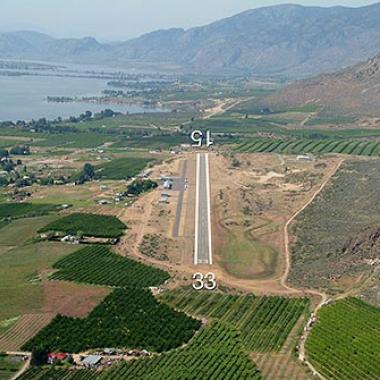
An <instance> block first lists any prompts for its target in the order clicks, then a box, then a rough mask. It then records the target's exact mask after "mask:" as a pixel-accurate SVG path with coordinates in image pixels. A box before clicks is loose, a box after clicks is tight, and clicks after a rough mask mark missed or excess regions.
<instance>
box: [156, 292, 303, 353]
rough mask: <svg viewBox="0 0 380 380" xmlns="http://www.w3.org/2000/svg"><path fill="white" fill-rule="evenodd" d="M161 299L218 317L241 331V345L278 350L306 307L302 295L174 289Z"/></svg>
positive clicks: (201, 313) (258, 349)
mask: <svg viewBox="0 0 380 380" xmlns="http://www.w3.org/2000/svg"><path fill="white" fill-rule="evenodd" d="M161 299H162V300H163V301H164V302H166V303H168V304H169V305H171V306H173V307H175V308H176V309H179V310H184V311H185V312H187V313H190V314H192V315H198V316H203V317H207V318H212V319H215V320H220V321H222V322H226V323H229V324H231V325H233V326H235V327H236V328H237V329H238V330H239V331H241V338H242V341H243V343H244V345H245V347H246V348H247V349H248V350H250V351H255V352H270V351H279V350H280V349H281V347H282V346H283V344H284V342H285V341H286V339H287V337H288V335H289V334H290V332H291V331H292V329H293V327H294V326H295V324H296V323H297V321H298V320H299V319H300V317H301V316H302V315H306V314H307V313H308V309H309V300H308V299H305V298H294V299H291V298H285V297H255V296H254V295H246V296H238V295H227V294H223V293H207V292H195V291H193V290H175V291H172V292H168V293H164V294H163V296H162V297H161Z"/></svg>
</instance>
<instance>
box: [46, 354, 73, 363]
mask: <svg viewBox="0 0 380 380" xmlns="http://www.w3.org/2000/svg"><path fill="white" fill-rule="evenodd" d="M68 356H69V355H68V354H65V353H62V352H56V353H55V352H52V353H50V354H48V360H47V362H48V364H57V363H58V362H62V361H64V360H66V359H67V358H68Z"/></svg>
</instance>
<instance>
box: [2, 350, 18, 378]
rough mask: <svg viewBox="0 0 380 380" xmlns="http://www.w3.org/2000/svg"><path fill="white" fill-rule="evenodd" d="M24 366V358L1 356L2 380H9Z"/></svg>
mask: <svg viewBox="0 0 380 380" xmlns="http://www.w3.org/2000/svg"><path fill="white" fill-rule="evenodd" d="M22 365H23V360H22V357H18V356H8V355H2V354H0V380H9V379H10V378H11V377H12V376H13V375H14V374H15V373H16V372H17V371H18V370H19V369H20V368H21V366H22Z"/></svg>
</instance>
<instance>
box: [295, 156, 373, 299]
mask: <svg viewBox="0 0 380 380" xmlns="http://www.w3.org/2000/svg"><path fill="white" fill-rule="evenodd" d="M379 179H380V161H379V160H360V161H346V162H345V163H344V164H343V165H342V166H341V168H340V169H339V171H338V172H337V173H336V175H335V176H334V177H333V178H332V180H331V181H330V183H329V184H328V185H327V187H326V188H325V189H324V190H323V192H322V193H321V194H320V195H319V196H318V197H317V198H316V199H315V200H314V202H313V203H312V204H311V205H310V206H309V207H307V208H306V209H305V210H304V211H303V212H302V213H301V214H300V215H299V216H298V217H297V218H296V220H295V223H294V224H293V227H291V233H292V234H293V235H294V236H295V237H296V238H297V240H296V241H295V243H294V244H293V246H292V254H293V256H292V260H293V264H292V269H291V272H290V281H291V282H292V283H293V284H295V285H296V286H304V287H316V288H323V289H326V290H329V291H330V292H333V293H340V292H343V291H344V290H347V289H351V288H353V287H355V286H357V285H358V282H359V284H360V282H361V281H360V280H364V279H366V278H368V276H372V275H373V271H374V270H375V266H372V265H371V264H370V261H371V260H372V259H375V258H376V257H378V256H376V255H378V248H377V243H376V236H377V234H376V231H377V230H378V228H379V226H380V216H379V215H380V208H379V207H380V206H379V205H380V193H379V191H378V189H379V185H380V180H379ZM332 216H333V217H332ZM332 230H333V231H334V234H331V231H332ZM371 247H372V248H371ZM374 286H377V287H378V284H376V283H375V284H374ZM374 289H376V288H374ZM374 293H375V294H376V292H374ZM372 301H373V302H375V304H376V303H377V304H378V303H379V301H380V300H379V299H378V296H377V297H376V296H375V297H374V298H372Z"/></svg>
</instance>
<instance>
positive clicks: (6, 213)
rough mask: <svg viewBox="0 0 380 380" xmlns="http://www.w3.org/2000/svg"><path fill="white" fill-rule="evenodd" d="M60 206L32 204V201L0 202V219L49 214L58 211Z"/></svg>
mask: <svg viewBox="0 0 380 380" xmlns="http://www.w3.org/2000/svg"><path fill="white" fill-rule="evenodd" d="M59 209H60V206H57V205H52V204H33V203H1V204H0V220H1V219H5V218H9V219H17V218H30V217H34V216H41V215H46V214H49V213H50V212H53V211H58V210H59Z"/></svg>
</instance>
